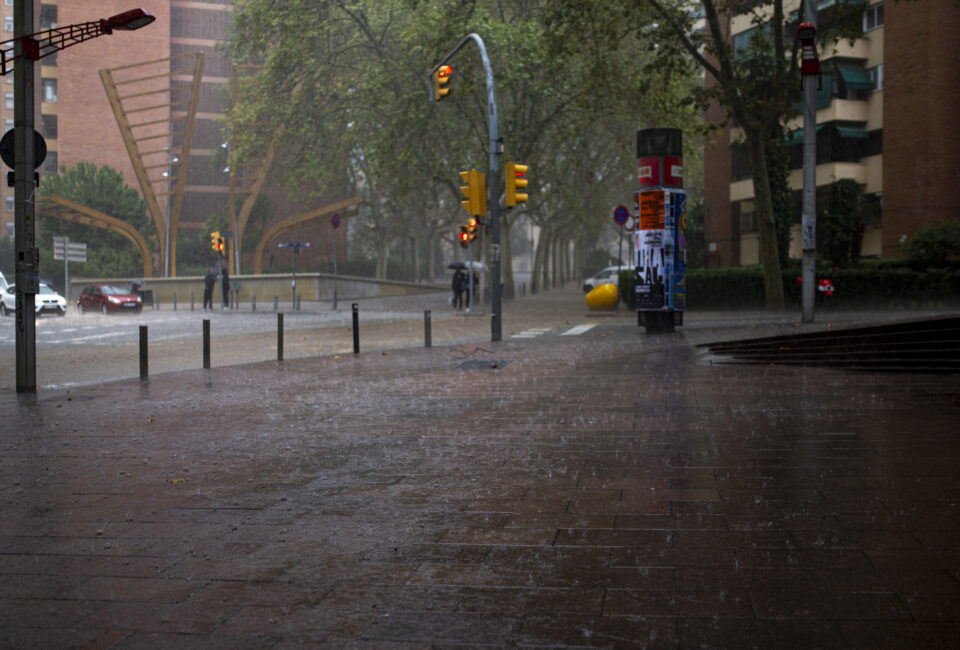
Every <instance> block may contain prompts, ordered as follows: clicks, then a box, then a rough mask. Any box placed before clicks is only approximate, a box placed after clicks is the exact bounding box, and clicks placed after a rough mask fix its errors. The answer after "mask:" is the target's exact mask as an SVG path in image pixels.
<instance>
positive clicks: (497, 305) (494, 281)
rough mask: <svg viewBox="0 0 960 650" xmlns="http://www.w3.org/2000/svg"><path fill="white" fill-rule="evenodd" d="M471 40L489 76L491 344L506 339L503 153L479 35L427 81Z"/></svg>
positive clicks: (469, 37) (487, 61)
mask: <svg viewBox="0 0 960 650" xmlns="http://www.w3.org/2000/svg"><path fill="white" fill-rule="evenodd" d="M471 40H472V41H473V42H474V43H476V44H477V47H478V48H479V49H480V58H481V59H482V60H483V69H484V71H485V72H486V75H487V114H488V119H489V131H490V149H489V151H490V170H489V177H490V184H489V185H488V187H492V188H493V190H492V191H493V198H494V200H493V201H490V239H491V242H490V340H491V341H499V340H501V339H502V338H503V337H502V317H503V311H502V297H501V280H500V154H501V153H503V152H502V151H501V147H502V146H503V142H502V141H501V140H500V134H499V132H498V130H497V98H496V92H495V87H494V83H493V68H492V67H491V66H490V58H489V57H488V56H487V48H486V47H485V46H484V44H483V39H482V38H480V36H478V35H477V34H468V35H467V36H466V38H464V39H463V40H462V41H460V42H459V43H458V44H457V46H456V47H455V48H453V50H451V51H450V53H449V54H448V55H446V56H445V57H443V60H441V61H440V63H438V64H437V66H436V67H435V68H434V69H433V70H431V71H430V73H429V75H428V78H430V79H432V78H433V74H434V73H435V72H436V71H437V70H439V69H440V66H442V65H444V64H446V63H447V61H449V60H450V59H452V58H453V55H454V54H456V53H457V52H459V51H460V49H461V48H462V47H463V46H464V45H466V44H467V43H468V42H469V41H471ZM431 87H432V86H431Z"/></svg>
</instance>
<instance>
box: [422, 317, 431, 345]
mask: <svg viewBox="0 0 960 650" xmlns="http://www.w3.org/2000/svg"><path fill="white" fill-rule="evenodd" d="M432 345H433V343H432V341H431V340H430V310H429V309H424V310H423V347H425V348H429V347H432Z"/></svg>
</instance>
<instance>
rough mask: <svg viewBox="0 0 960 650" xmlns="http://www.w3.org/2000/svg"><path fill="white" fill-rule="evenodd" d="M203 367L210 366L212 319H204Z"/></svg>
mask: <svg viewBox="0 0 960 650" xmlns="http://www.w3.org/2000/svg"><path fill="white" fill-rule="evenodd" d="M203 367H204V368H209V367H210V319H209V318H204V319H203Z"/></svg>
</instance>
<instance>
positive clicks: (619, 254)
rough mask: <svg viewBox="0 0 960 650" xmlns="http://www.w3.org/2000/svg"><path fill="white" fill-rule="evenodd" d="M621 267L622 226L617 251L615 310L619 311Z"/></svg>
mask: <svg viewBox="0 0 960 650" xmlns="http://www.w3.org/2000/svg"><path fill="white" fill-rule="evenodd" d="M622 266H623V226H622V225H621V226H620V246H619V248H618V249H617V308H616V311H617V312H619V311H620V268H621V267H622Z"/></svg>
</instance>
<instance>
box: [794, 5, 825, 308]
mask: <svg viewBox="0 0 960 650" xmlns="http://www.w3.org/2000/svg"><path fill="white" fill-rule="evenodd" d="M816 34H817V3H816V2H812V1H811V0H808V1H807V2H804V3H803V23H802V24H800V26H799V27H798V29H797V37H798V38H799V39H800V43H801V46H802V47H801V55H802V60H801V64H800V66H801V68H800V71H801V74H802V76H803V208H802V210H803V211H802V217H801V223H800V229H801V248H802V250H803V258H802V260H801V265H802V267H801V268H802V270H801V284H800V305H801V319H802V321H803V322H804V323H812V322H813V303H814V298H815V297H816V290H817V289H816V282H817V280H816V257H817V214H816V209H817V80H818V79H819V78H820V61H819V60H818V58H817V49H816V41H815V40H814V39H815V38H816Z"/></svg>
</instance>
